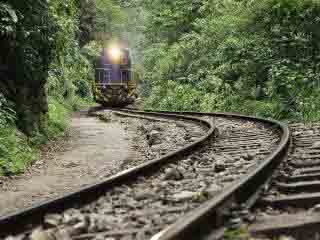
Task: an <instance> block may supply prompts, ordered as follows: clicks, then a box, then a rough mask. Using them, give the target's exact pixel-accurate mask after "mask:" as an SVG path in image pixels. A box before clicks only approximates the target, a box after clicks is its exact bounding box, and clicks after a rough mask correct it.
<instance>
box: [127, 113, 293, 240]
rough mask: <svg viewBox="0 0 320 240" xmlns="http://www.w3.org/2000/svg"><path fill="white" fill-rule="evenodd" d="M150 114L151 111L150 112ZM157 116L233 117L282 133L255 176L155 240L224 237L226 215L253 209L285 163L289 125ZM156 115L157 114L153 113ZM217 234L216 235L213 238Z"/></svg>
mask: <svg viewBox="0 0 320 240" xmlns="http://www.w3.org/2000/svg"><path fill="white" fill-rule="evenodd" d="M126 111H130V112H140V111H135V110H126ZM150 112H151V111H150ZM158 113H167V114H187V115H193V116H214V117H231V118H241V119H246V120H251V121H259V122H262V123H264V124H268V125H272V126H273V127H275V128H277V129H278V130H279V131H281V133H282V134H281V140H280V143H279V145H278V147H277V149H276V150H275V151H274V152H273V153H272V154H271V155H269V156H268V157H267V158H266V159H265V161H262V163H261V164H260V165H259V167H257V168H256V169H255V170H254V171H253V172H251V173H249V174H246V175H245V176H244V177H243V178H241V179H240V180H239V181H237V182H236V184H235V185H233V186H232V187H230V188H228V189H226V190H225V191H224V192H223V193H222V194H219V195H218V196H217V197H216V198H213V199H211V200H208V201H207V202H206V203H205V204H203V205H201V206H200V207H199V208H198V209H196V210H194V211H191V212H190V213H187V214H186V215H185V216H184V217H183V218H181V219H180V220H178V221H177V222H176V223H175V224H173V225H171V226H169V227H168V228H167V229H165V230H164V231H162V232H161V233H160V234H159V235H158V236H156V237H155V238H154V239H157V240H177V239H183V240H188V239H190V240H191V239H200V236H199V235H200V234H199V229H200V228H201V235H206V234H211V235H212V232H215V230H217V231H216V232H217V234H218V235H219V234H221V231H218V230H221V228H223V227H224V224H225V220H226V214H227V213H228V211H229V210H230V208H232V206H234V204H237V205H240V204H247V205H250V206H252V204H253V203H254V202H255V200H256V198H257V195H258V194H259V192H260V190H261V188H262V187H263V186H264V184H265V183H267V182H268V180H270V178H271V175H272V173H273V172H274V170H275V169H276V168H277V167H278V166H279V164H280V163H281V161H282V160H284V159H285V158H286V157H287V152H288V149H289V145H290V130H289V128H288V126H287V125H285V124H283V123H281V122H279V121H276V120H269V119H264V118H257V117H251V116H244V115H240V114H231V113H203V112H202V113H199V112H165V111H159V112H158ZM153 114H155V113H154V112H153ZM214 234H215V233H213V235H214Z"/></svg>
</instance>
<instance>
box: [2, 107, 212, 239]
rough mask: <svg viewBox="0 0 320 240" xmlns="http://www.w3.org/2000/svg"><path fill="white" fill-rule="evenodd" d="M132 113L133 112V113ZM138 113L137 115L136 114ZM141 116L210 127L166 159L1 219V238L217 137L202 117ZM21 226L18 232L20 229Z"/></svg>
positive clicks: (144, 172) (159, 159)
mask: <svg viewBox="0 0 320 240" xmlns="http://www.w3.org/2000/svg"><path fill="white" fill-rule="evenodd" d="M100 109H101V108H96V109H93V110H91V111H90V110H89V111H88V113H93V112H95V111H98V110H100ZM132 113H133V112H132ZM137 114H138V113H137ZM140 114H144V115H149V116H153V117H158V118H167V119H168V118H169V119H178V120H182V119H184V120H187V121H192V122H198V123H199V124H201V125H203V126H205V127H207V128H208V132H207V133H206V135H205V136H203V137H202V138H200V139H199V140H197V141H195V142H193V143H191V144H188V145H187V146H185V147H183V148H181V149H179V150H176V151H172V152H169V153H167V154H165V155H164V156H162V157H160V158H158V159H155V160H151V161H148V162H146V163H143V164H141V165H139V166H137V167H133V168H130V169H127V170H125V171H122V172H120V173H118V174H116V175H114V176H112V177H109V178H107V179H106V180H104V181H101V182H98V183H96V184H93V185H91V186H87V187H84V188H82V189H80V190H78V191H75V192H72V193H69V194H67V195H64V196H62V197H58V198H55V199H53V200H49V201H45V202H42V203H40V204H37V205H34V206H32V207H30V208H27V209H24V210H21V211H18V212H16V213H13V214H10V215H7V216H3V217H0V229H1V232H0V237H2V236H6V235H8V234H16V233H21V232H22V231H24V230H26V229H28V228H29V227H30V226H27V225H30V224H32V225H33V226H36V225H38V224H39V223H40V222H41V220H42V218H43V217H44V215H46V214H48V213H57V212H61V211H63V210H65V209H67V208H69V207H71V206H74V205H84V204H87V203H89V202H92V201H93V200H95V199H97V198H98V197H99V196H101V195H103V194H104V193H105V192H106V191H108V189H110V188H112V187H114V186H117V185H120V184H123V183H126V182H129V181H131V180H132V179H135V178H137V177H138V176H140V175H147V174H151V173H152V172H153V171H156V170H157V169H158V167H159V166H161V165H164V164H166V163H169V162H171V161H174V160H176V159H177V158H178V157H181V156H183V155H185V154H187V153H188V152H190V151H192V150H194V149H196V148H197V147H198V146H200V145H201V144H202V143H203V142H204V141H206V140H207V139H208V138H210V137H211V136H213V135H214V133H215V127H214V126H213V124H212V123H211V122H209V121H206V120H203V119H201V118H197V117H192V116H183V115H179V114H172V113H170V114H166V113H148V112H144V113H142V112H140ZM127 115H128V116H130V115H131V116H132V114H127ZM17 226H19V229H18V228H17Z"/></svg>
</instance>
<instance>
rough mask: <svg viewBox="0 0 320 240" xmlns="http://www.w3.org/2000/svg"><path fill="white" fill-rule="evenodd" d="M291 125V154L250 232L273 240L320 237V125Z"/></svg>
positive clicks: (265, 195)
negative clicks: (276, 238) (276, 239)
mask: <svg viewBox="0 0 320 240" xmlns="http://www.w3.org/2000/svg"><path fill="white" fill-rule="evenodd" d="M290 128H291V131H292V146H291V148H290V154H289V156H288V159H287V160H286V161H285V162H283V163H282V164H281V166H280V168H279V170H278V171H277V173H276V174H275V175H274V177H273V179H272V181H271V183H270V185H269V188H267V189H265V192H264V193H263V196H262V197H261V199H259V201H258V204H257V208H256V210H255V212H256V215H257V221H255V223H253V224H252V225H251V226H250V231H251V232H252V233H253V234H255V235H258V236H259V235H262V236H265V237H268V238H270V239H273V238H274V237H279V236H281V235H283V236H290V237H293V239H308V240H313V239H314V240H316V239H320V230H319V226H320V217H319V210H320V205H319V203H320V161H319V158H320V125H319V124H307V125H304V124H291V125H290ZM288 239H290V238H288Z"/></svg>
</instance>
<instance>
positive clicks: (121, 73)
mask: <svg viewBox="0 0 320 240" xmlns="http://www.w3.org/2000/svg"><path fill="white" fill-rule="evenodd" d="M93 87H94V89H93V92H94V97H95V100H96V102H98V103H100V104H102V105H104V106H111V107H113V106H125V105H128V104H130V103H132V102H133V101H134V99H135V83H134V81H133V76H132V69H131V59H130V54H129V50H128V49H124V48H122V49H117V48H111V49H103V51H102V53H101V55H100V57H99V58H98V59H97V61H96V64H95V83H94V86H93Z"/></svg>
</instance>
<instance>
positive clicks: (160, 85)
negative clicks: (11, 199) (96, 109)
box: [0, 0, 320, 175]
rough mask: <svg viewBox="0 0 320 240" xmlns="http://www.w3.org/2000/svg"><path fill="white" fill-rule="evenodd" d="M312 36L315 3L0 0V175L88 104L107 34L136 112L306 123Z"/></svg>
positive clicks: (313, 105) (312, 95) (314, 52)
mask: <svg viewBox="0 0 320 240" xmlns="http://www.w3.org/2000/svg"><path fill="white" fill-rule="evenodd" d="M319 39H320V2H319V1H318V0H304V1H300V0H259V1H257V0H175V1H172V0H46V1H45V0H24V1H21V0H3V1H1V2H0V52H1V54H0V55H1V56H0V139H1V141H0V175H1V174H4V175H10V174H15V173H18V172H20V171H22V170H23V169H25V167H26V166H28V165H29V163H30V162H32V160H33V159H35V158H36V157H37V153H38V149H39V146H41V144H43V143H45V142H46V141H47V140H48V139H53V138H56V137H59V136H61V135H63V133H64V130H65V128H66V127H67V125H68V122H69V118H70V114H71V112H72V111H75V110H78V109H80V108H81V107H83V106H84V105H88V104H91V103H92V97H91V89H90V81H92V79H93V64H92V63H93V59H94V58H95V56H97V54H99V48H100V46H101V45H103V44H105V43H106V42H108V41H119V40H121V41H123V40H124V41H126V42H128V43H129V46H130V48H131V52H132V54H133V56H132V57H133V59H134V63H135V69H136V71H137V72H138V73H139V74H137V77H139V95H140V96H141V98H142V101H143V104H144V107H145V108H152V109H161V110H179V111H180V110H189V111H190V110H191V111H208V112H209V111H228V112H240V113H244V114H251V115H258V116H263V117H272V118H277V119H282V120H287V119H288V120H293V121H316V120H319V118H320V112H319V110H320V105H319V104H318V101H319V100H320V92H319V87H320V83H319V79H320V78H319V75H320V73H319V64H320V61H319V60H320V41H319ZM138 75H139V76H138Z"/></svg>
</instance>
